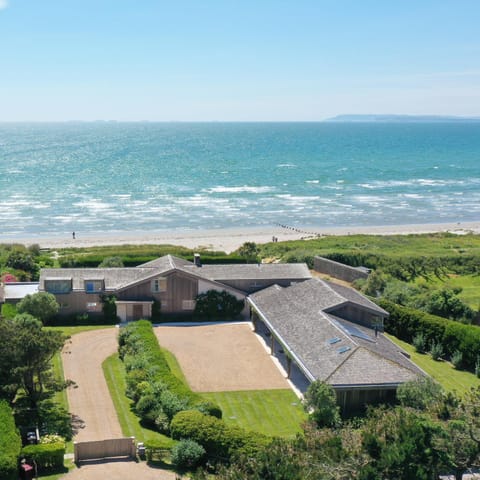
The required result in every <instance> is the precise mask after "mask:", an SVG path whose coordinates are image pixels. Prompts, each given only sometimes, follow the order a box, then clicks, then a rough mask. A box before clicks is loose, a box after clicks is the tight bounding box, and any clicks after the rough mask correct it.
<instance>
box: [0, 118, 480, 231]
mask: <svg viewBox="0 0 480 480" xmlns="http://www.w3.org/2000/svg"><path fill="white" fill-rule="evenodd" d="M479 219H480V123H432V124H428V123H403V124H402V123H362V124H351V123H114V122H112V123H108V122H105V123H102V122H98V123H58V124H21V123H18V124H5V123H4V124H0V236H1V237H2V238H3V239H5V238H12V239H14V238H15V237H35V236H37V235H38V236H40V235H42V236H43V235H48V236H56V235H59V236H65V234H70V232H72V231H76V232H82V233H85V234H90V235H94V234H115V233H132V232H136V231H138V232H140V231H141V232H142V233H143V234H145V233H147V232H149V231H150V232H154V231H155V232H157V231H161V230H171V229H179V228H181V229H210V228H212V229H213V228H239V227H241V228H247V227H260V226H272V225H275V224H277V223H281V224H287V225H291V226H295V227H331V226H368V225H403V224H422V223H442V222H463V221H478V220H479Z"/></svg>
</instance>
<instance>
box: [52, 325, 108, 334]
mask: <svg viewBox="0 0 480 480" xmlns="http://www.w3.org/2000/svg"><path fill="white" fill-rule="evenodd" d="M102 328H116V327H115V325H80V326H74V327H68V326H65V327H45V329H47V330H57V331H60V332H62V333H63V334H64V335H66V336H67V337H71V336H72V335H75V334H76V333H81V332H88V331H90V330H100V329H102Z"/></svg>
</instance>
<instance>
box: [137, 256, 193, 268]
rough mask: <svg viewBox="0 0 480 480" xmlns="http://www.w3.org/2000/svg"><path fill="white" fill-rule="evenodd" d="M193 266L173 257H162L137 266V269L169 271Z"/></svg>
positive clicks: (186, 261)
mask: <svg viewBox="0 0 480 480" xmlns="http://www.w3.org/2000/svg"><path fill="white" fill-rule="evenodd" d="M186 265H193V263H192V262H189V261H188V260H185V259H183V258H179V257H175V256H174V255H164V256H163V257H159V258H156V259H155V260H152V261H150V262H147V263H143V264H142V265H139V266H138V267H137V268H158V269H160V270H171V269H172V268H176V267H182V266H186Z"/></svg>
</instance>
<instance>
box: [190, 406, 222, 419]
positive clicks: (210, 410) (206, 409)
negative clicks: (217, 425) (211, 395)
mask: <svg viewBox="0 0 480 480" xmlns="http://www.w3.org/2000/svg"><path fill="white" fill-rule="evenodd" d="M195 409H196V410H198V411H199V412H202V413H204V414H205V415H211V416H212V417H217V418H222V416H223V413H222V409H221V408H220V407H219V406H218V405H217V404H216V403H213V402H203V403H199V404H198V405H195Z"/></svg>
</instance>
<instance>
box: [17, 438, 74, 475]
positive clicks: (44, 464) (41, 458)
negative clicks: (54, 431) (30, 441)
mask: <svg viewBox="0 0 480 480" xmlns="http://www.w3.org/2000/svg"><path fill="white" fill-rule="evenodd" d="M21 454H22V455H23V456H24V457H26V458H29V459H32V460H34V461H35V463H36V464H37V469H38V472H39V473H41V472H46V471H49V470H57V469H60V468H62V467H63V459H64V456H65V444H64V443H47V444H38V445H27V446H26V447H23V448H22V452H21Z"/></svg>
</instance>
